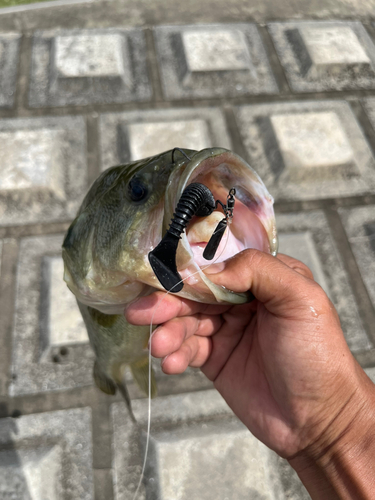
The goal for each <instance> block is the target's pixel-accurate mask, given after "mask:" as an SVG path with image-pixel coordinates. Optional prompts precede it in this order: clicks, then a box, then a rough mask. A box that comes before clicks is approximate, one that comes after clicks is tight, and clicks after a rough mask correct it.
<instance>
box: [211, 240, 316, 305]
mask: <svg viewBox="0 0 375 500" xmlns="http://www.w3.org/2000/svg"><path fill="white" fill-rule="evenodd" d="M209 278H210V280H211V281H213V282H214V283H215V284H217V285H221V286H224V287H226V288H229V289H230V290H233V291H234V292H246V291H249V290H250V291H251V292H252V293H253V295H254V296H255V298H256V299H258V300H259V301H260V302H262V303H263V304H264V305H265V306H266V308H267V309H268V310H269V311H270V312H272V313H274V314H278V313H280V307H281V306H282V309H283V312H284V313H285V311H286V309H285V308H286V306H288V305H289V306H292V307H293V308H295V307H296V306H298V304H300V305H302V304H304V305H306V300H310V302H311V297H312V296H313V297H316V293H317V291H319V289H320V291H321V293H322V294H324V292H323V290H322V289H321V288H320V287H319V285H318V284H317V283H315V281H313V280H312V279H309V278H308V277H306V276H304V275H302V274H301V273H299V272H298V271H296V270H294V269H292V268H290V267H289V266H288V265H286V264H284V263H283V262H282V261H280V260H279V259H277V258H276V257H273V256H272V255H269V254H266V253H264V252H260V251H259V250H254V249H249V250H244V251H243V252H240V253H238V254H237V255H235V256H234V257H232V258H231V259H229V260H227V261H226V262H225V267H224V269H223V270H222V271H220V272H218V273H216V274H210V275H209Z"/></svg>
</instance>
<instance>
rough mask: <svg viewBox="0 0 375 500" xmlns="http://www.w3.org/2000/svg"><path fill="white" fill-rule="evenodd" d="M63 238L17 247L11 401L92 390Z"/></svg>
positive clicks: (31, 241)
mask: <svg viewBox="0 0 375 500" xmlns="http://www.w3.org/2000/svg"><path fill="white" fill-rule="evenodd" d="M62 241H63V235H53V236H42V237H31V238H24V239H22V240H21V243H20V254H19V262H18V269H17V291H16V303H15V320H14V331H13V360H12V374H13V378H14V380H12V383H11V385H10V394H11V395H12V396H15V395H20V394H30V393H37V392H41V391H51V390H62V389H70V388H73V387H80V386H83V385H91V384H92V365H93V357H94V356H93V353H92V351H91V348H90V346H89V344H88V341H87V335H86V331H85V329H84V326H83V323H82V319H81V316H80V312H79V310H78V306H77V304H76V303H75V299H74V297H73V295H72V294H71V292H70V291H69V290H68V289H67V287H66V286H65V284H64V282H63V273H62V262H61V244H62Z"/></svg>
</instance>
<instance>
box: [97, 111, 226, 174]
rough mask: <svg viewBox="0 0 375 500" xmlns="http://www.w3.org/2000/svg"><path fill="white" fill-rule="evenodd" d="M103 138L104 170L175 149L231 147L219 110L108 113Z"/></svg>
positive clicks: (103, 121) (103, 122) (103, 118)
mask: <svg viewBox="0 0 375 500" xmlns="http://www.w3.org/2000/svg"><path fill="white" fill-rule="evenodd" d="M100 137H101V153H102V168H103V169H105V168H108V167H111V166H113V165H116V164H119V163H125V162H128V161H131V160H138V159H141V158H147V157H148V156H152V155H155V154H159V153H161V152H162V151H167V150H169V149H173V148H175V147H180V148H188V149H196V150H200V149H203V148H208V147H211V146H221V147H223V148H228V149H230V148H231V143H230V139H229V135H228V131H227V128H226V124H225V119H224V116H223V114H222V112H221V111H220V110H219V109H217V108H190V109H182V108H180V109H178V108H177V109H168V110H166V109H165V110H157V111H151V110H150V111H129V112H124V113H111V114H104V115H101V117H100Z"/></svg>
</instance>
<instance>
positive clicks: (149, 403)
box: [133, 220, 231, 500]
mask: <svg viewBox="0 0 375 500" xmlns="http://www.w3.org/2000/svg"><path fill="white" fill-rule="evenodd" d="M228 222H229V221H228ZM230 222H231V220H230ZM230 222H229V224H228V231H225V233H226V239H225V244H224V246H223V249H222V250H221V252H220V253H219V255H218V256H217V257H216V259H215V260H213V261H212V262H210V264H208V265H207V266H205V267H202V268H201V269H199V270H198V271H195V272H194V273H192V274H189V276H186V278H184V279H182V280H181V281H179V282H178V283H177V284H179V283H182V282H184V281H186V280H187V279H189V278H191V277H192V276H194V275H195V274H199V273H200V272H201V271H204V270H206V269H207V268H208V267H210V266H212V265H213V264H215V262H217V260H218V259H220V257H221V256H222V255H223V253H224V252H225V249H226V247H227V243H228V240H229V226H230ZM215 232H216V231H215ZM215 232H214V233H213V234H215ZM177 284H176V285H175V286H177ZM172 290H173V288H172V289H171V290H169V291H167V293H166V294H165V295H164V297H163V298H162V300H161V301H160V302H159V303H158V304H157V306H156V307H155V309H154V312H153V313H152V316H151V323H150V340H149V342H148V409H147V437H146V447H145V455H144V459H143V465H142V470H141V477H140V478H139V482H138V486H137V489H136V490H135V493H134V497H133V500H136V498H137V495H138V491H139V488H140V487H141V484H142V480H143V477H144V473H145V470H146V463H147V455H148V448H149V444H150V430H151V370H152V366H151V361H152V356H151V339H152V336H153V334H154V332H153V331H152V326H153V323H154V317H155V314H156V312H157V310H158V309H159V307H160V306H161V304H162V303H163V302H164V300H165V299H166V297H167V296H168V295H169V294H170V293H173V292H172Z"/></svg>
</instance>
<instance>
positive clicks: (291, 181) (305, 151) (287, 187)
mask: <svg viewBox="0 0 375 500" xmlns="http://www.w3.org/2000/svg"><path fill="white" fill-rule="evenodd" d="M236 116H237V120H238V123H239V126H240V131H241V135H242V138H243V141H244V144H245V147H246V149H247V152H248V154H249V159H250V163H251V165H252V166H253V168H255V170H256V171H257V172H258V173H259V175H260V176H261V177H262V179H263V181H264V183H265V184H266V186H267V188H268V189H269V191H270V192H271V194H272V195H273V196H274V197H275V198H276V200H284V199H285V200H291V199H293V200H298V199H299V200H310V199H321V198H333V197H343V196H353V195H356V194H357V195H359V194H364V193H369V192H372V191H373V190H374V189H375V162H374V158H373V156H372V153H371V150H370V149H369V146H368V144H367V142H366V139H365V137H364V135H363V133H362V131H361V128H360V127H359V124H358V122H357V120H356V118H355V116H354V114H353V112H352V110H351V108H350V106H349V104H348V103H347V102H345V101H314V102H312V101H304V102H291V103H275V104H264V105H255V106H241V107H239V108H237V109H236Z"/></svg>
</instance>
